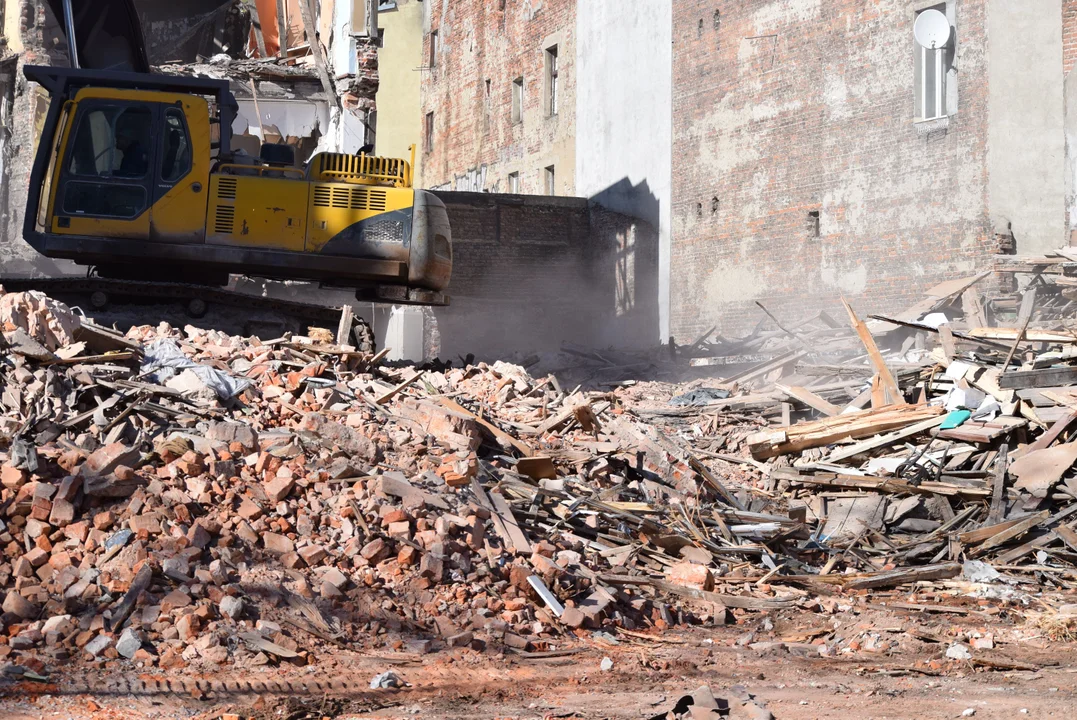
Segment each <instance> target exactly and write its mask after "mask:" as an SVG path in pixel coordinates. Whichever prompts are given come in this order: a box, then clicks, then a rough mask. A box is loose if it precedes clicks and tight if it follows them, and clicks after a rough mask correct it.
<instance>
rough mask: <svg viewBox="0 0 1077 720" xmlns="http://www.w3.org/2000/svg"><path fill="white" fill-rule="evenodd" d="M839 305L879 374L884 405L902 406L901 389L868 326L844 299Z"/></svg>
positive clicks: (903, 401)
mask: <svg viewBox="0 0 1077 720" xmlns="http://www.w3.org/2000/svg"><path fill="white" fill-rule="evenodd" d="M841 304H842V305H844V306H845V311H846V312H848V313H849V322H851V323H852V325H853V329H854V330H856V334H857V335H859V336H860V342H861V343H863V345H864V349H865V350H867V351H868V357H869V358H871V363H872V365H874V366H875V371H876V372H877V373H878V374H879V384H880V385H881V386H882V390H883V392H884V393H885V394H886V404H888V405H904V404H905V398H904V396H902V394H901V388H899V387H898V384H897V380H895V379H894V375H893V374H892V373H891V372H890V368H888V367H887V366H886V361H885V360H884V359H883V355H882V353H881V352H879V346H878V345H876V344H875V338H873V337H872V336H871V331H870V330H868V326H867V325H865V324H864V323H863V322H861V320H860V318H858V317H857V316H856V311H854V310H853V306H852V305H850V304H849V303H848V302H846V300H845V298H842V299H841Z"/></svg>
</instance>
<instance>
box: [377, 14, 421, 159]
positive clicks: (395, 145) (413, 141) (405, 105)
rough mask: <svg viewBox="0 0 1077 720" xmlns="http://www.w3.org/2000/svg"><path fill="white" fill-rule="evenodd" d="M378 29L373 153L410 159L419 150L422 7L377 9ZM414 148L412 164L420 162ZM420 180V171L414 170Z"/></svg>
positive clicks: (419, 154) (418, 154)
mask: <svg viewBox="0 0 1077 720" xmlns="http://www.w3.org/2000/svg"><path fill="white" fill-rule="evenodd" d="M378 26H379V27H380V28H381V29H382V30H383V31H384V44H383V46H382V47H381V48H380V49H379V50H378V74H379V75H380V85H379V86H378V95H377V107H378V136H377V147H376V148H375V152H377V154H378V155H380V156H382V157H398V158H404V159H409V158H410V152H411V150H410V148H411V146H412V145H415V146H416V147H417V148H420V147H421V146H420V141H421V140H422V117H421V115H422V113H421V107H422V106H421V104H420V99H419V88H420V84H421V82H422V72H421V71H420V68H421V67H422V64H423V4H422V3H421V2H419V1H418V0H396V9H395V10H384V9H383V10H380V11H379V12H378ZM421 156H422V153H421V152H420V151H419V150H418V149H417V151H416V156H415V164H416V165H420V164H421V163H422V157H421ZM415 177H421V168H419V167H416V168H415Z"/></svg>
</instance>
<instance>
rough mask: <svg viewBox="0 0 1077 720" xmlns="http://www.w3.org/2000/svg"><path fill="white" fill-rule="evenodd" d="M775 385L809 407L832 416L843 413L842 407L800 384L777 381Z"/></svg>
mask: <svg viewBox="0 0 1077 720" xmlns="http://www.w3.org/2000/svg"><path fill="white" fill-rule="evenodd" d="M774 387H776V388H778V390H780V391H781V392H783V393H785V394H786V395H788V396H789V397H791V398H796V399H797V400H799V401H800V402H802V403H804V404H805V405H807V406H808V407H810V408H815V409H816V410H818V411H819V412H821V413H823V414H824V415H828V416H830V417H834V416H835V415H841V408H840V407H838V406H837V405H834V404H832V403H829V402H827V401H826V400H824V399H823V398H821V397H819V396H818V395H816V394H815V393H813V392H812V391H811V390H808V389H807V388H804V387H800V386H799V385H780V384H777V383H775V385H774Z"/></svg>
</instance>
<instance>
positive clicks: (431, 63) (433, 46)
mask: <svg viewBox="0 0 1077 720" xmlns="http://www.w3.org/2000/svg"><path fill="white" fill-rule="evenodd" d="M439 37H440V36H439V35H438V31H437V30H431V31H430V55H429V56H428V57H427V65H428V67H429V68H430V69H431V70H433V69H434V68H436V67H437V66H438V55H439V54H440V47H438V39H439Z"/></svg>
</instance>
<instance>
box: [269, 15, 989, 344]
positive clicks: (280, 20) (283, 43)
mask: <svg viewBox="0 0 1077 720" xmlns="http://www.w3.org/2000/svg"><path fill="white" fill-rule="evenodd" d="M277 42H279V43H280V50H279V51H278V52H277V56H278V57H280V59H281V60H283V59H285V58H286V57H288V0H277ZM980 324H981V325H986V324H987V323H980Z"/></svg>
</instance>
